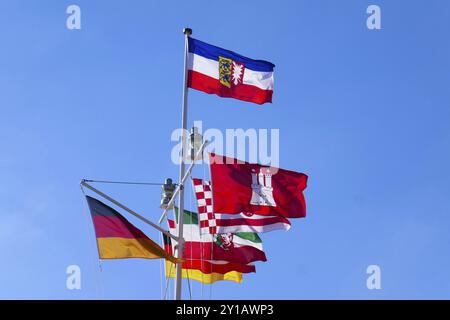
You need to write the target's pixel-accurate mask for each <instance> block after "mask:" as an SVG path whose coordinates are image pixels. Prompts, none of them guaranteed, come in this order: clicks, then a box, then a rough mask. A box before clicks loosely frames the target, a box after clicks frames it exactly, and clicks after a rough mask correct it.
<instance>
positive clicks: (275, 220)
mask: <svg viewBox="0 0 450 320" xmlns="http://www.w3.org/2000/svg"><path fill="white" fill-rule="evenodd" d="M192 182H193V184H194V192H195V195H196V197H197V207H198V216H199V225H200V233H201V234H217V233H238V232H256V233H261V232H269V231H274V230H289V229H290V227H291V223H290V222H289V220H288V219H287V218H284V217H280V216H262V215H257V214H252V213H248V212H245V213H244V212H241V213H237V214H222V213H215V212H214V209H213V198H212V189H211V182H209V181H205V180H202V179H192Z"/></svg>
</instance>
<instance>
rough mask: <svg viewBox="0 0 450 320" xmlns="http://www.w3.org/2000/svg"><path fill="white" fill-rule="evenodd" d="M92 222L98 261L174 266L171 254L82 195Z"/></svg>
mask: <svg viewBox="0 0 450 320" xmlns="http://www.w3.org/2000/svg"><path fill="white" fill-rule="evenodd" d="M86 200H87V203H88V206H89V210H90V211H91V216H92V221H93V223H94V228H95V235H96V238H97V247H98V254H99V256H100V259H127V258H144V259H160V258H163V259H166V260H168V261H171V262H174V263H177V262H178V259H176V258H175V257H174V256H173V255H171V254H169V253H167V252H166V251H165V250H164V249H162V248H161V247H160V246H159V245H158V244H156V243H155V242H154V241H152V240H151V239H150V238H148V237H147V236H146V235H145V234H144V233H143V232H142V231H141V230H139V229H138V228H136V227H135V226H134V225H132V224H131V223H130V222H128V220H127V219H125V218H124V217H123V216H122V215H121V214H120V213H118V212H117V211H116V210H114V209H113V208H111V207H109V206H107V205H106V204H104V203H103V202H101V201H99V200H97V199H94V198H92V197H89V196H86Z"/></svg>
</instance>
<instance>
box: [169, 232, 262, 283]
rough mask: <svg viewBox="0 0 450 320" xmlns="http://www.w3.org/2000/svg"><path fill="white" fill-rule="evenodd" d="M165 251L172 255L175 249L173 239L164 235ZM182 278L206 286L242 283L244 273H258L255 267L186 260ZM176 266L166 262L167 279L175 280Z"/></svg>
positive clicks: (222, 262)
mask: <svg viewBox="0 0 450 320" xmlns="http://www.w3.org/2000/svg"><path fill="white" fill-rule="evenodd" d="M163 238H164V249H165V250H166V252H167V253H169V254H172V253H173V252H174V248H173V246H172V241H171V239H170V238H169V237H168V236H167V235H164V234H163ZM182 267H183V270H182V277H183V278H186V279H192V280H196V281H199V282H201V283H205V284H211V283H214V282H216V281H221V280H229V281H234V282H238V283H241V282H242V280H243V273H250V272H256V269H255V266H254V265H242V264H238V263H230V262H226V261H207V260H184V262H183V265H182ZM175 276H176V269H175V264H173V263H171V262H169V261H167V262H166V277H168V278H175Z"/></svg>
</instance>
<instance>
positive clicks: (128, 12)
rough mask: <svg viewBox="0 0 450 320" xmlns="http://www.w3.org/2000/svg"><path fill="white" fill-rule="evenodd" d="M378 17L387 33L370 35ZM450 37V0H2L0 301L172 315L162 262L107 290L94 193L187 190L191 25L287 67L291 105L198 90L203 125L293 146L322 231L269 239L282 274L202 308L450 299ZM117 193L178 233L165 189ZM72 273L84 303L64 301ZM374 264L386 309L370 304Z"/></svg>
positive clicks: (283, 75) (114, 265)
mask: <svg viewBox="0 0 450 320" xmlns="http://www.w3.org/2000/svg"><path fill="white" fill-rule="evenodd" d="M73 3H76V4H78V5H79V6H80V7H81V11H82V29H81V30H75V31H69V30H67V29H66V18H67V14H66V13H65V11H66V8H67V6H68V5H70V4H73ZM370 4H377V5H379V6H380V7H381V12H382V30H377V31H370V30H368V29H367V28H366V18H367V14H366V8H367V6H368V5H370ZM449 21H450V5H449V4H448V3H447V2H445V1H437V0H435V1H430V0H429V1H414V2H410V1H395V2H393V1H378V0H377V1H362V0H359V1H356V0H354V1H350V0H349V1H339V2H338V1H331V0H330V1H325V0H322V1H283V2H282V1H245V2H239V3H238V2H226V3H222V2H217V3H214V2H211V1H188V2H183V3H182V2H177V1H164V2H163V1H158V2H157V1H131V2H130V1H129V2H124V1H121V2H118V1H104V0H102V1H100V0H97V1H77V2H71V1H58V2H55V1H49V0H47V1H17V0H15V1H12V0H3V1H1V3H0V39H1V42H2V45H1V47H2V50H0V70H1V72H0V108H1V117H0V137H1V139H0V150H1V156H0V177H1V180H2V182H1V183H0V251H1V254H2V262H1V263H0V298H3V299H5V298H18V299H25V298H26V299H49V298H51V299H102V298H106V299H159V298H160V296H161V284H160V282H161V281H160V279H161V278H160V262H159V261H156V260H155V261H151V260H140V259H135V260H123V261H122V260H117V261H106V262H103V263H102V271H100V269H99V262H98V259H97V256H96V254H97V253H96V247H95V238H94V234H93V229H92V225H91V222H90V217H89V213H88V212H87V206H86V203H85V201H84V199H83V197H82V193H81V192H80V188H79V181H80V179H81V178H83V177H89V178H98V179H113V180H114V179H115V180H139V181H162V180H163V179H165V178H166V177H173V178H177V177H178V168H177V167H176V166H175V165H174V164H172V162H171V159H170V152H171V149H172V147H173V146H174V143H173V142H171V140H170V135H171V133H172V131H173V130H174V129H175V128H177V127H178V126H179V123H180V114H179V113H180V103H181V94H182V92H181V89H182V69H183V46H184V43H183V36H182V33H181V30H182V28H183V27H185V26H190V27H191V28H193V30H194V36H195V37H196V38H198V39H200V40H203V41H206V42H209V43H212V44H215V45H218V46H221V47H224V48H226V49H231V50H234V51H236V52H239V53H241V54H244V55H246V56H249V57H252V58H257V59H265V60H269V61H271V62H273V63H275V64H276V71H275V93H274V99H273V101H274V103H273V104H268V105H264V106H262V107H260V106H257V105H253V104H249V103H245V102H241V101H237V100H231V99H220V98H218V97H215V96H210V95H206V94H203V93H201V92H194V91H191V93H190V97H189V99H190V100H189V101H190V106H189V107H190V110H189V123H190V124H191V123H192V122H193V121H194V120H202V121H203V126H204V129H206V128H219V129H221V130H225V129H227V128H244V129H247V128H256V129H259V128H261V129H263V128H269V129H270V128H279V129H280V162H281V167H283V168H286V169H291V170H295V171H301V172H304V173H306V174H308V175H309V177H310V179H309V186H308V189H307V191H306V192H305V195H306V199H307V205H308V217H307V218H306V219H302V220H296V221H293V227H292V229H291V230H290V231H289V232H273V233H268V234H263V235H262V238H263V241H264V245H265V250H266V253H267V256H268V262H266V263H260V264H258V265H257V273H256V274H253V275H249V276H247V277H246V279H245V282H244V283H243V284H242V285H238V284H234V283H227V282H222V283H217V284H214V285H213V287H212V288H211V289H210V288H209V287H205V288H204V292H203V297H204V298H209V296H210V292H211V294H212V297H213V298H217V299H241V298H242V299H248V298H254V299H264V298H267V299H313V298H323V299H349V298H355V299H381V298H386V299H398V298H401V299H415V298H449V297H450V277H449V276H448V270H450V254H449V251H448V249H449V245H450V234H449V232H448V229H449V225H450V216H449V214H450V199H449V194H450V179H449V178H450V170H449V167H448V163H449V161H450V126H449V119H450V90H448V84H449V81H450V76H449V74H450V73H449V71H450V68H449V67H450V59H449V57H450V45H449V42H448V30H449ZM196 175H197V176H202V175H203V168H198V169H196ZM101 188H102V189H103V190H105V191H107V192H109V193H110V194H111V195H113V196H115V197H117V198H118V199H120V200H123V201H124V202H126V204H127V205H129V206H130V207H131V208H133V209H135V210H137V211H139V212H141V213H143V214H144V215H145V216H146V217H148V218H151V219H153V220H156V219H157V217H159V215H160V209H159V207H158V205H159V200H160V193H159V190H158V189H157V188H151V187H131V186H101ZM187 201H188V207H191V208H193V198H192V195H190V194H188V195H187ZM130 221H132V222H133V223H135V224H136V225H137V226H139V227H141V228H142V229H143V230H144V231H146V232H147V233H148V234H149V235H150V236H151V237H153V238H154V239H158V235H157V233H156V232H154V231H152V230H150V229H149V228H148V227H146V226H144V225H142V224H140V223H139V222H138V221H136V220H135V219H132V218H130ZM72 264H76V265H79V266H80V267H81V271H82V289H81V290H67V289H66V277H67V275H66V267H67V266H68V265H72ZM371 264H376V265H379V266H380V268H381V282H382V289H381V290H368V289H367V288H366V278H367V275H366V268H367V266H368V265H371ZM193 291H194V292H193V294H194V297H196V298H201V297H202V296H201V288H200V286H198V285H194V286H193ZM184 293H185V297H187V296H186V293H187V290H185V292H184Z"/></svg>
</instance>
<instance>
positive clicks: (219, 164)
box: [210, 154, 308, 218]
mask: <svg viewBox="0 0 450 320" xmlns="http://www.w3.org/2000/svg"><path fill="white" fill-rule="evenodd" d="M210 168H211V181H212V185H213V190H212V193H213V199H214V203H213V210H214V212H220V213H228V214H240V213H241V212H251V213H253V214H258V215H266V216H275V215H276V216H281V217H285V218H303V217H305V216H306V204H305V198H304V196H303V190H305V188H306V184H307V180H308V176H306V175H305V174H303V173H298V172H294V171H289V170H284V169H279V168H274V167H267V166H262V165H259V164H252V163H247V162H244V161H240V160H237V159H233V158H228V157H224V156H220V155H215V154H210Z"/></svg>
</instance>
